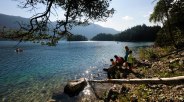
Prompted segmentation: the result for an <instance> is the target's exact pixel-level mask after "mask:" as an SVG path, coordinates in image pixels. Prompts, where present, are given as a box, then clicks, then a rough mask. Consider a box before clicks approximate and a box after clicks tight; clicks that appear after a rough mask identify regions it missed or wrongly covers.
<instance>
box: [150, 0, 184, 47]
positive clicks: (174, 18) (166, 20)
mask: <svg viewBox="0 0 184 102" xmlns="http://www.w3.org/2000/svg"><path fill="white" fill-rule="evenodd" d="M183 14H184V1H183V0H159V1H158V2H157V4H156V6H155V8H154V12H153V13H152V14H151V15H150V21H153V22H162V24H163V28H162V29H163V30H162V32H163V31H164V32H165V34H168V35H167V36H168V37H167V38H168V40H169V41H170V45H174V46H175V47H176V48H178V47H179V46H178V45H179V44H181V43H183V42H182V40H181V42H178V41H177V40H178V34H177V33H178V32H176V30H177V31H178V27H177V26H178V24H179V29H180V31H183V30H182V29H183V27H182V26H183V17H184V16H183ZM176 24H177V25H176ZM181 28H182V29H181ZM160 35H161V34H160ZM176 35H177V36H176ZM161 36H162V35H161ZM181 38H182V39H183V36H182V37H181ZM158 41H161V40H158Z"/></svg>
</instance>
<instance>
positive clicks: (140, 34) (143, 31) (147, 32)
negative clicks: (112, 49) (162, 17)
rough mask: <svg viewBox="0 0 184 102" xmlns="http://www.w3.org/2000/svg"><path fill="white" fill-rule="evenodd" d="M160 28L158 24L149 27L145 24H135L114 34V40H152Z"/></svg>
mask: <svg viewBox="0 0 184 102" xmlns="http://www.w3.org/2000/svg"><path fill="white" fill-rule="evenodd" d="M159 30H160V27H159V26H153V27H149V26H146V25H145V24H143V25H137V26H135V27H132V28H130V29H127V30H125V31H123V32H121V33H120V34H118V35H116V36H115V40H116V41H154V40H155V38H156V33H157V32H158V31H159Z"/></svg>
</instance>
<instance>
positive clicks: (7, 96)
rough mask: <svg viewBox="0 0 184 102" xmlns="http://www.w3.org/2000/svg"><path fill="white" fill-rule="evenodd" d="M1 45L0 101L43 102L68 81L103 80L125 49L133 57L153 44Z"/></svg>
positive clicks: (73, 43)
mask: <svg viewBox="0 0 184 102" xmlns="http://www.w3.org/2000/svg"><path fill="white" fill-rule="evenodd" d="M17 43H18V42H15V41H0V101H2V102H3V101H4V102H7V101H9V102H46V101H47V100H48V99H49V98H50V97H51V95H52V93H53V92H54V91H55V90H62V89H63V86H64V85H65V84H66V82H67V81H68V80H73V79H77V78H80V77H86V78H90V79H93V78H95V79H104V78H106V73H104V72H103V71H102V69H103V68H104V67H108V66H109V64H110V61H109V59H111V58H113V56H114V55H115V54H116V55H120V56H124V46H126V45H127V46H129V47H130V48H131V49H133V51H134V55H136V51H137V48H139V47H144V46H150V45H152V44H153V43H126V42H122V43H121V42H118V43H117V42H93V41H86V42H63V41H62V42H59V44H58V45H57V46H55V47H48V46H41V45H40V44H33V43H29V42H27V43H20V44H19V47H21V48H22V49H23V50H24V51H23V52H22V53H16V52H15V51H14V50H15V48H16V47H15V45H16V44H17Z"/></svg>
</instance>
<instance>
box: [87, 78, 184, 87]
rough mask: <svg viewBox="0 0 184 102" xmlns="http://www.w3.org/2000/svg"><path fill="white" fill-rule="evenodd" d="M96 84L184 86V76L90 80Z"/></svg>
mask: <svg viewBox="0 0 184 102" xmlns="http://www.w3.org/2000/svg"><path fill="white" fill-rule="evenodd" d="M89 82H96V83H114V84H172V85H173V84H184V76H178V77H171V78H149V79H109V80H89Z"/></svg>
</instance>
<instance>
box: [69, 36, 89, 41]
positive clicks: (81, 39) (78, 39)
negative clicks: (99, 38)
mask: <svg viewBox="0 0 184 102" xmlns="http://www.w3.org/2000/svg"><path fill="white" fill-rule="evenodd" d="M87 40H88V39H87V38H86V37H85V36H83V35H72V36H70V37H68V38H67V41H87Z"/></svg>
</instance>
